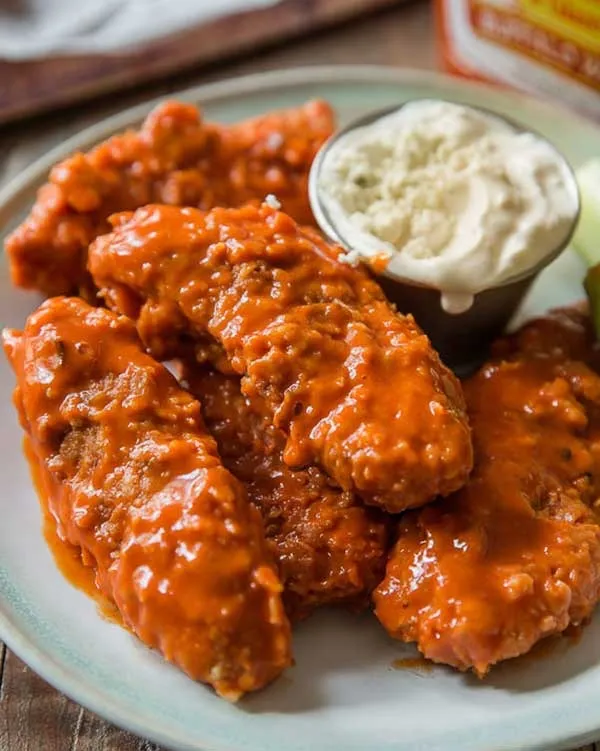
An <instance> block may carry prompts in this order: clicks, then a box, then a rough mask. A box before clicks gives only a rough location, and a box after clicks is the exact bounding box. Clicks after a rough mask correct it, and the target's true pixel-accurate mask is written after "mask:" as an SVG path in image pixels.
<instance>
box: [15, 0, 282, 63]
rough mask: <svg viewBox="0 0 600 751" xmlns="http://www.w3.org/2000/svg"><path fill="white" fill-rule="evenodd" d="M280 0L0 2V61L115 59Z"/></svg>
mask: <svg viewBox="0 0 600 751" xmlns="http://www.w3.org/2000/svg"><path fill="white" fill-rule="evenodd" d="M278 1H279V0H0V58H4V59H5V60H31V59H35V58H40V57H48V56H52V55H61V54H79V53H111V52H112V53H116V52H124V51H126V50H131V49H133V48H135V47H138V46H140V45H143V44H147V43H149V42H152V41H153V40H155V39H158V38H160V37H164V36H167V35H170V34H175V33H177V32H179V31H182V30H184V29H187V28H190V27H193V26H198V25H200V24H202V23H205V22H207V21H210V20H213V19H216V18H219V17H221V16H226V15H230V14H232V13H236V12H240V11H244V10H252V9H255V8H264V7H268V6H270V5H276V4H277V2H278Z"/></svg>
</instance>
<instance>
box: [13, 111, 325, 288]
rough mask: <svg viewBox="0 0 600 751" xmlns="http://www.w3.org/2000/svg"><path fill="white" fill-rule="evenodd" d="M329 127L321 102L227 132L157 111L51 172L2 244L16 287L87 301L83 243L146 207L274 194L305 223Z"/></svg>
mask: <svg viewBox="0 0 600 751" xmlns="http://www.w3.org/2000/svg"><path fill="white" fill-rule="evenodd" d="M333 128H334V117H333V112H332V110H331V108H330V107H329V105H328V104H326V103H325V102H322V101H315V102H309V103H307V104H305V105H304V106H302V107H298V108H294V109H289V110H283V111H281V112H272V113H269V114H266V115H263V116H261V117H258V118H256V119H253V120H248V121H246V122H242V123H237V124H233V125H217V124H213V123H205V122H204V121H203V120H202V117H201V114H200V112H199V111H198V109H197V108H196V107H194V106H193V105H191V104H183V103H180V102H166V103H164V104H161V105H159V106H158V107H157V108H156V109H155V110H154V111H153V112H151V113H150V114H149V115H148V117H147V118H146V120H145V122H144V123H143V125H142V127H141V129H140V130H139V131H128V132H126V133H123V134H121V135H117V136H114V137H113V138H110V139H109V140H108V141H106V142H105V143H102V144H100V145H99V146H97V147H96V148H94V149H92V150H91V151H90V152H88V153H87V154H82V153H79V154H75V155H74V156H72V157H70V158H68V159H66V160H65V161H64V162H61V163H60V164H57V165H56V166H55V167H54V169H53V170H52V172H51V173H50V180H49V182H48V183H47V184H46V185H44V186H43V187H42V188H41V189H40V191H39V193H38V198H37V202H36V204H35V205H34V207H33V209H32V211H31V213H30V215H29V216H28V217H27V219H26V220H25V221H24V222H23V223H22V224H21V225H20V226H19V227H18V228H17V229H16V230H15V231H14V232H13V233H12V235H11V236H10V237H9V238H8V239H7V241H6V250H7V252H8V256H9V259H10V265H11V275H12V279H13V282H14V284H16V285H18V286H20V287H26V288H28V289H37V290H40V291H41V292H44V293H46V294H48V295H66V294H72V293H75V292H78V293H79V294H82V295H83V296H84V297H87V298H88V299H92V300H93V299H94V296H95V289H94V287H93V285H92V283H91V280H90V278H89V275H88V274H87V271H86V261H87V248H88V245H89V244H90V243H91V242H92V240H93V239H94V238H95V237H97V236H98V235H100V234H102V233H104V232H108V230H109V225H108V222H107V219H108V217H109V216H110V215H111V214H113V213H115V212H117V211H125V210H131V209H136V208H138V207H139V206H143V205H144V204H147V203H152V202H161V203H168V204H177V205H181V206H198V207H199V208H202V209H209V208H212V207H213V206H240V205H241V204H243V203H246V202H247V201H251V200H256V201H262V200H263V199H264V198H265V196H266V195H268V194H269V193H274V194H276V195H277V197H278V198H279V200H280V201H281V202H282V204H283V206H285V209H286V211H287V212H288V213H289V214H291V215H292V216H293V217H295V219H296V220H297V221H299V222H306V223H309V222H311V221H312V213H311V211H310V206H309V203H308V189H307V184H308V172H309V169H310V165H311V164H312V161H313V159H314V156H315V154H316V153H317V151H318V149H319V147H320V146H321V144H322V143H323V142H324V141H325V140H326V139H327V138H328V137H329V136H330V135H331V133H332V132H333Z"/></svg>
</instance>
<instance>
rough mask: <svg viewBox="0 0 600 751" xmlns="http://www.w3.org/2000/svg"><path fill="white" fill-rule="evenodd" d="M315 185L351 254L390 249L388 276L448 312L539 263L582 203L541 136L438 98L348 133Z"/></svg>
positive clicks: (367, 255)
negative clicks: (424, 288) (418, 289)
mask: <svg viewBox="0 0 600 751" xmlns="http://www.w3.org/2000/svg"><path fill="white" fill-rule="evenodd" d="M318 188H319V190H320V194H321V200H322V202H323V205H324V207H325V209H326V210H327V212H328V214H329V217H330V220H331V222H332V224H334V226H335V228H336V230H337V232H338V233H339V236H340V237H341V238H342V239H343V241H344V244H345V246H346V247H348V248H349V249H350V251H349V253H348V254H347V255H346V256H345V257H344V259H345V260H346V261H347V262H350V263H355V262H357V261H358V260H367V259H373V258H376V257H380V256H381V255H382V254H385V255H386V256H387V257H388V259H389V260H388V261H387V271H388V272H390V273H391V274H394V275H397V276H399V277H402V278H404V279H407V280H411V281H414V282H417V283H421V284H425V285H428V286H431V287H435V288H436V289H439V290H440V291H441V293H442V305H443V307H444V308H445V309H446V310H447V311H448V312H451V313H460V312H463V311H464V310H467V309H468V308H469V307H470V306H471V304H472V302H473V295H474V294H476V293H477V292H480V291H481V290H483V289H486V288H489V287H493V286H496V285H497V284H499V283H501V282H503V281H506V280H507V279H509V278H511V277H513V276H517V275H520V274H521V273H523V272H526V271H528V270H530V269H532V268H533V267H535V266H537V265H538V264H539V263H540V262H542V261H543V260H544V258H546V257H547V256H548V255H549V254H551V253H552V252H553V251H554V250H556V249H557V248H558V247H559V246H560V245H561V244H562V243H563V242H564V241H565V240H566V238H567V236H568V234H569V233H570V231H571V229H572V225H573V222H574V219H575V217H576V213H577V206H578V197H577V187H576V184H575V182H574V180H573V176H572V173H571V171H570V170H569V167H568V165H567V164H566V163H565V161H564V159H563V158H562V157H561V155H560V154H559V153H558V152H557V151H556V150H555V149H554V148H553V147H552V146H551V145H550V144H549V143H548V142H546V141H545V140H543V139H542V138H540V137H538V136H536V135H535V134H533V133H527V132H524V133H522V132H517V131H516V130H515V129H514V128H512V127H511V126H510V125H509V124H508V123H506V122H504V121H503V120H502V119H500V118H496V117H494V116H492V115H488V114H485V113H483V112H480V111H479V110H476V109H472V108H470V107H466V106H461V105H458V104H452V103H450V102H444V101H434V100H419V101H414V102H410V103H409V104H406V105H405V106H404V107H402V108H400V109H399V110H397V111H396V112H394V113H392V114H390V115H386V116H385V117H383V118H381V119H379V120H377V121H375V122H374V123H372V124H370V125H367V126H364V127H361V128H356V129H354V130H351V131H350V132H348V133H347V134H345V135H343V136H342V137H341V138H340V139H339V140H338V141H336V142H334V143H333V144H332V146H331V147H330V148H329V150H328V151H327V153H326V154H325V157H324V160H323V163H322V166H321V171H320V173H319V180H318Z"/></svg>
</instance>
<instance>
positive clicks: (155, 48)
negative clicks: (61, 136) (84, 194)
mask: <svg viewBox="0 0 600 751" xmlns="http://www.w3.org/2000/svg"><path fill="white" fill-rule="evenodd" d="M175 1H176V0H175ZM399 1H400V0H282V1H281V2H280V3H279V4H277V5H275V6H272V7H270V8H266V9H259V10H253V11H247V12H244V13H237V14H235V15H231V16H228V17H224V18H220V19H218V20H216V21H212V22H210V23H208V24H205V25H203V26H200V27H197V28H194V29H190V30H189V31H186V32H185V33H183V34H178V35H177V36H171V37H169V38H167V39H162V40H160V41H157V42H154V43H152V44H151V45H149V46H146V47H144V48H141V49H139V48H138V49H136V50H135V51H133V52H131V53H127V52H123V53H120V54H112V55H89V56H87V55H86V56H81V55H79V56H64V57H56V58H50V59H47V60H32V61H26V62H6V61H2V60H0V124H4V123H6V122H8V121H10V120H15V119H17V118H20V117H24V116H27V115H32V114H34V113H37V112H41V111H43V110H48V109H51V108H53V107H57V106H60V105H66V104H70V103H72V102H75V101H77V100H80V99H85V98H90V97H93V96H96V95H98V94H105V93H107V92H109V91H114V90H116V89H123V88H127V87H132V86H135V85H137V84H141V83H144V82H147V81H149V80H151V79H156V78H160V77H162V76H166V75H167V74H169V73H174V72H175V71H179V70H182V69H184V68H186V67H191V66H195V65H199V64H204V63H208V62H215V61H217V60H222V59H224V58H226V57H229V56H232V55H237V54H240V53H242V52H249V51H251V50H254V49H256V48H257V47H260V46H265V45H268V44H272V43H274V42H276V41H277V42H278V41H281V40H282V39H289V38H290V37H293V36H297V35H300V34H306V33H307V32H311V31H314V30H316V29H319V28H322V27H325V26H329V25H333V24H335V23H338V22H340V21H343V20H346V19H349V18H351V17H353V16H356V15H358V14H360V13H365V12H367V11H373V10H377V9H380V8H383V7H385V6H391V5H394V4H398V3H399Z"/></svg>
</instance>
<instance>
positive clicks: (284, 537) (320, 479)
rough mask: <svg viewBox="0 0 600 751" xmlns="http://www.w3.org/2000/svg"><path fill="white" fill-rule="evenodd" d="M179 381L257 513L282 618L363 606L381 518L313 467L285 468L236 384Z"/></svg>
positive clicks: (381, 551) (189, 374)
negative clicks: (274, 566)
mask: <svg viewBox="0 0 600 751" xmlns="http://www.w3.org/2000/svg"><path fill="white" fill-rule="evenodd" d="M181 375H182V378H183V383H184V384H185V385H187V387H188V388H189V389H190V391H191V393H192V394H193V395H194V396H196V397H197V398H198V399H199V401H200V404H201V405H202V414H203V416H204V421H205V423H206V426H207V427H208V429H209V430H210V432H211V434H212V435H213V436H214V437H215V438H216V440H217V445H218V447H219V453H220V455H221V458H222V460H223V463H224V465H225V466H226V467H227V469H229V470H230V472H231V473H232V474H233V475H235V476H236V477H237V478H238V479H239V480H240V481H241V482H242V483H243V484H244V485H245V487H246V491H247V493H248V498H249V499H250V500H251V501H252V502H253V503H254V504H255V505H256V506H257V508H258V509H259V511H260V512H261V515H262V517H263V521H264V524H265V531H266V536H267V542H268V543H269V545H270V546H271V549H272V551H273V554H274V557H275V558H276V560H277V561H278V562H279V573H280V577H281V579H282V582H283V586H284V593H283V599H284V603H285V605H286V610H287V612H288V614H289V615H290V616H291V617H293V618H294V619H300V618H304V617H305V616H307V615H309V614H310V613H311V611H312V610H314V609H315V608H317V607H320V606H323V605H338V604H341V605H347V606H350V607H356V608H358V607H364V606H366V605H367V604H368V602H369V599H370V597H369V596H370V594H371V592H372V590H373V589H374V588H375V586H376V585H377V584H379V582H380V581H381V580H382V578H383V572H384V568H385V561H386V552H387V525H386V523H385V521H384V519H383V515H381V514H380V513H379V512H378V511H377V510H376V509H367V508H365V507H364V506H363V505H362V504H361V503H360V502H359V501H357V499H356V498H355V497H354V496H353V495H352V494H351V493H348V492H346V491H343V490H339V489H338V488H336V487H334V486H333V485H332V483H331V481H330V480H329V478H328V477H327V475H325V474H324V473H323V472H322V471H321V470H319V469H318V468H317V467H309V468H308V469H300V470H298V471H293V470H291V469H290V468H289V467H287V466H286V464H285V463H284V462H283V459H282V451H283V447H284V445H285V437H284V435H283V433H281V431H280V430H278V429H277V428H274V427H273V426H272V425H271V424H270V423H269V420H268V419H266V418H265V417H264V416H262V415H261V414H259V412H258V411H257V410H254V409H252V407H251V406H250V404H249V403H248V400H247V399H246V398H245V397H244V396H243V394H242V392H241V390H240V380H239V378H238V377H236V376H225V375H222V374H221V373H219V372H217V371H215V370H212V369H208V368H206V367H200V366H197V365H193V364H191V365H184V366H183V367H182V370H181Z"/></svg>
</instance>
